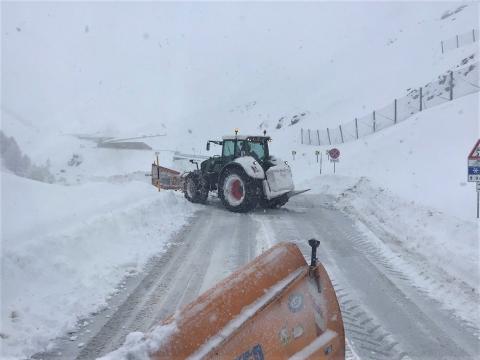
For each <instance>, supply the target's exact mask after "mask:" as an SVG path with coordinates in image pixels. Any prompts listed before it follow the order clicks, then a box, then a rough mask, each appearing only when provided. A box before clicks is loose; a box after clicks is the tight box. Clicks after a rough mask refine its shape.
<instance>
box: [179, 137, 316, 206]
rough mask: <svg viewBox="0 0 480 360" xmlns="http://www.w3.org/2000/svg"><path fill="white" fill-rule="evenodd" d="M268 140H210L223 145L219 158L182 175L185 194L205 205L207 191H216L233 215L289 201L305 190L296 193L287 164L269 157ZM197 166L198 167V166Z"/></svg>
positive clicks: (204, 162) (242, 138) (238, 138)
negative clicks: (258, 206)
mask: <svg viewBox="0 0 480 360" xmlns="http://www.w3.org/2000/svg"><path fill="white" fill-rule="evenodd" d="M270 140H271V139H270V137H269V136H266V135H265V133H264V136H245V135H238V130H235V135H234V136H224V137H223V139H222V141H216V140H209V141H208V142H207V151H208V150H210V144H216V145H220V146H222V155H220V156H213V157H211V158H209V159H207V160H205V161H203V162H202V163H201V164H200V169H197V170H195V171H192V172H188V173H186V174H184V188H183V189H184V194H185V197H186V198H187V199H188V200H189V201H191V202H193V203H205V202H206V201H207V198H208V193H209V192H210V191H218V197H219V198H220V200H221V201H222V203H223V205H224V206H225V207H226V208H227V209H228V210H230V211H233V212H247V211H250V210H253V209H254V208H256V207H257V205H260V206H261V207H263V208H277V207H281V206H283V205H285V204H286V203H287V202H288V199H289V198H290V197H292V196H294V195H298V194H300V193H303V192H305V191H307V190H303V191H295V190H294V185H293V180H292V172H291V170H290V166H289V165H288V164H287V162H286V161H285V162H283V161H281V160H279V159H276V158H275V157H273V156H271V155H270V154H269V149H268V143H269V141H270ZM197 167H198V165H197Z"/></svg>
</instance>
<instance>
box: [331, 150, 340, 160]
mask: <svg viewBox="0 0 480 360" xmlns="http://www.w3.org/2000/svg"><path fill="white" fill-rule="evenodd" d="M328 154H329V155H330V157H331V158H332V159H334V160H335V159H338V158H339V157H340V150H338V149H337V148H333V149H331V150H329V151H328Z"/></svg>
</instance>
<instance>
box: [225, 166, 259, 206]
mask: <svg viewBox="0 0 480 360" xmlns="http://www.w3.org/2000/svg"><path fill="white" fill-rule="evenodd" d="M218 196H219V198H220V199H221V200H222V203H223V205H224V206H225V207H226V208H227V209H228V210H230V211H233V212H247V211H250V210H253V209H255V208H256V207H257V203H258V184H257V182H256V181H255V179H252V178H251V177H249V176H248V175H247V174H246V173H245V171H243V169H240V168H237V167H233V168H230V169H226V170H225V171H224V172H223V173H222V174H221V175H220V179H219V181H218Z"/></svg>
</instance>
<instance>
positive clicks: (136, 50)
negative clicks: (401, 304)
mask: <svg viewBox="0 0 480 360" xmlns="http://www.w3.org/2000/svg"><path fill="white" fill-rule="evenodd" d="M273 6H274V7H275V8H274V9H273V8H272V7H273ZM1 7H2V34H1V36H2V113H1V114H2V123H1V128H2V131H4V132H5V134H6V135H7V136H14V137H15V139H16V141H17V142H18V143H19V145H20V148H21V150H22V151H24V152H25V153H26V154H27V155H28V156H29V157H30V158H31V159H32V161H33V162H35V163H36V164H39V165H43V164H45V163H47V161H48V162H49V164H50V171H51V173H52V174H53V175H54V176H55V179H56V182H57V183H56V184H53V185H49V184H44V183H39V182H35V181H31V180H26V179H23V178H19V177H17V176H15V175H13V174H11V173H8V172H6V171H5V169H2V173H1V182H2V184H1V190H2V191H1V198H2V199H1V201H2V206H1V211H2V214H1V226H2V229H1V230H2V244H1V261H2V269H1V271H2V274H1V277H0V278H1V282H2V296H1V316H2V323H1V329H0V333H1V338H0V339H1V340H0V341H1V343H0V346H1V351H0V352H1V354H2V355H5V356H7V355H11V356H14V357H20V356H22V354H25V355H29V354H32V353H33V352H35V351H38V350H40V349H41V348H43V347H45V346H48V340H49V339H51V338H52V337H54V336H56V335H58V334H60V333H62V332H63V331H66V330H67V329H69V328H71V327H72V326H73V325H74V324H75V322H76V320H77V319H78V318H81V317H83V316H85V315H88V314H89V313H90V312H92V311H96V310H97V309H99V308H101V306H104V305H105V303H106V299H107V298H108V296H110V294H111V293H114V292H116V291H117V290H118V289H117V288H118V284H119V282H120V281H121V279H122V277H123V276H125V275H126V274H129V273H134V272H138V271H141V269H142V266H143V265H144V264H145V262H146V261H147V260H148V258H149V257H150V256H152V255H153V254H155V253H158V252H159V251H162V249H163V246H164V245H165V244H167V242H168V239H169V237H170V236H171V235H172V234H173V233H174V232H175V231H177V230H178V229H179V228H180V227H181V226H182V225H183V224H184V223H185V221H187V219H188V216H190V214H191V213H192V212H193V211H194V209H193V208H192V206H191V205H190V204H188V203H186V202H185V201H184V199H183V198H182V197H181V196H179V195H178V194H174V193H170V192H164V193H163V192H162V193H160V194H159V193H157V192H156V191H155V189H153V188H152V187H151V186H150V185H149V184H148V181H149V179H148V178H146V177H145V176H144V173H145V172H148V171H149V167H150V163H151V161H153V158H154V153H153V151H119V150H112V149H99V148H97V147H96V144H95V142H93V141H89V140H85V139H79V138H78V137H77V136H73V135H74V134H85V133H86V134H88V135H95V136H116V137H122V138H128V137H135V136H138V135H143V134H163V133H165V134H167V135H166V136H163V137H158V138H152V139H149V140H148V141H146V142H147V143H148V144H149V145H151V146H152V147H153V148H154V150H157V151H160V159H161V163H162V164H163V165H166V166H172V167H185V164H184V162H182V163H181V164H180V162H178V161H177V162H175V161H173V157H174V151H175V150H180V151H182V152H184V153H192V154H193V153H194V154H203V155H207V154H208V155H212V154H213V153H214V151H212V152H211V153H207V152H206V151H205V150H204V146H205V142H206V140H207V139H214V138H218V137H220V136H222V135H224V134H227V133H231V132H232V130H233V129H234V128H235V127H239V128H240V131H241V133H248V132H252V133H255V132H260V131H261V130H263V129H267V130H268V133H269V135H271V136H272V137H273V143H272V153H273V154H275V155H278V156H280V157H283V158H284V159H286V160H288V161H289V162H290V163H291V165H292V168H293V172H294V177H295V180H296V183H297V188H301V187H303V186H310V187H312V188H313V189H314V191H322V192H325V193H330V194H332V195H334V196H338V206H339V208H341V209H342V210H343V211H346V212H348V213H350V214H351V215H352V216H361V217H362V218H361V219H362V222H361V223H359V227H362V226H364V225H365V223H368V224H381V226H380V227H381V229H382V230H385V231H387V232H391V233H393V234H394V235H395V236H396V239H395V240H396V241H395V242H388V241H387V242H383V241H384V239H383V240H382V239H380V240H379V239H378V238H377V236H378V234H370V235H371V236H372V242H374V241H377V242H378V241H380V243H379V246H380V245H381V246H386V249H387V250H386V251H393V255H392V256H395V257H400V258H402V259H401V260H402V261H403V260H407V265H405V266H407V267H408V266H413V269H414V270H415V271H416V270H418V269H419V268H422V270H421V271H424V272H425V274H426V276H429V275H431V274H436V273H437V272H438V276H436V277H435V281H437V285H432V286H430V285H431V284H430V285H429V284H428V283H427V284H426V285H425V284H424V285H425V286H426V287H427V288H428V287H429V286H430V290H431V295H432V296H436V297H442V296H443V297H444V299H445V302H446V304H445V305H446V306H447V307H448V308H450V309H453V310H454V311H457V312H459V315H463V316H465V315H467V312H468V311H472V313H473V312H474V311H475V309H474V306H475V304H476V302H475V301H476V300H474V301H472V299H471V298H469V297H459V298H458V299H456V298H455V297H453V296H451V294H446V293H445V292H442V289H441V287H442V286H444V287H449V286H450V283H452V284H453V286H455V288H457V289H460V290H462V289H463V290H465V288H466V287H467V286H469V287H472V288H474V289H475V290H474V295H475V296H478V276H477V277H476V276H475V275H478V266H479V260H478V252H479V249H478V222H475V220H474V215H475V214H474V210H475V209H474V207H475V198H474V197H475V190H474V188H473V184H470V183H467V182H466V155H467V153H468V151H469V150H470V148H471V146H472V145H473V143H474V142H475V140H476V139H477V138H478V137H479V123H478V119H479V97H478V94H473V95H469V96H467V97H464V98H462V99H458V100H455V101H454V102H451V103H446V104H444V105H442V106H439V107H437V108H434V109H429V110H428V111H425V112H423V113H419V114H417V115H415V116H414V117H413V118H411V119H409V120H406V121H405V122H403V123H401V124H399V125H397V126H395V127H391V128H389V129H387V130H384V131H381V132H379V133H377V134H374V135H372V136H369V137H366V138H363V139H361V140H360V141H356V142H352V143H349V144H345V145H342V146H340V147H339V149H340V151H341V153H342V155H341V160H340V163H339V164H337V165H338V166H337V171H338V172H337V174H338V175H339V176H332V175H331V170H332V166H331V164H330V163H328V162H327V160H326V158H325V150H326V148H324V147H321V148H318V150H320V151H321V152H322V153H323V174H328V176H321V177H318V175H317V172H318V171H319V169H318V166H317V163H316V162H315V155H314V151H315V150H317V148H314V147H308V146H301V145H299V138H298V137H299V129H300V127H301V126H304V127H311V128H324V127H326V126H336V125H338V124H339V123H341V122H344V121H348V120H350V119H352V118H353V117H355V116H359V115H363V114H365V113H367V112H369V111H370V110H371V109H373V108H375V107H378V106H382V105H384V104H387V103H388V102H390V101H391V100H392V99H393V98H395V97H399V96H402V95H403V94H404V93H405V92H406V89H407V88H410V87H417V86H421V85H422V84H425V83H427V82H429V81H431V80H432V79H433V78H435V77H436V76H437V75H439V74H440V73H443V72H444V71H446V70H448V69H450V68H452V67H453V66H455V65H457V64H458V63H459V62H460V61H461V60H462V59H463V58H465V57H466V56H469V55H471V54H476V56H477V58H478V42H477V43H474V44H471V45H468V46H465V47H462V48H460V49H456V50H452V51H449V52H448V53H446V54H441V51H440V45H439V43H440V40H442V39H447V38H451V37H452V36H454V35H455V34H457V33H463V32H465V31H467V30H469V29H471V28H475V27H476V28H478V4H477V3H468V6H467V7H465V8H464V9H462V10H461V11H459V12H457V13H455V10H456V9H458V8H459V3H447V2H445V3H443V2H424V3H419V2H414V3H391V2H385V3H378V2H371V3H365V2H362V3H349V4H348V6H347V5H346V3H321V2H320V3H302V4H295V3H282V4H271V3H235V4H228V3H211V4H195V3H182V4H175V3H169V4H165V3H142V4H138V5H135V6H132V3H122V4H110V3H100V4H93V3H71V4H67V3H49V4H46V3H35V4H32V3H2V5H1ZM446 12H449V13H451V14H452V15H451V16H447V17H444V16H443V15H444V14H446ZM105 19H108V21H105ZM138 19H142V21H141V22H139V21H138ZM372 19H375V21H372ZM286 24H288V26H286ZM198 29H202V31H198ZM379 29H381V30H380V31H379ZM302 113H305V116H303V117H302V119H301V121H300V122H299V123H297V124H296V125H292V126H288V122H289V121H290V119H292V117H293V116H294V115H297V114H302ZM282 117H284V120H283V123H284V125H283V126H282V127H281V128H280V129H279V130H277V129H275V127H276V125H277V124H278V123H279V120H280V119H281V118H282ZM292 150H296V151H297V157H296V160H295V161H293V160H292V159H291V151H292ZM75 156H76V157H75ZM72 159H79V160H80V164H78V166H77V165H69V163H70V161H71V160H72ZM65 185H69V186H65ZM354 186H356V188H355V189H356V190H355V191H352V190H351V189H352V188H353V187H354ZM341 194H345V195H341ZM362 224H364V225H362ZM159 229H160V230H159ZM362 229H363V230H364V231H365V232H366V233H367V232H368V231H371V230H369V229H365V228H362ZM262 232H263V234H259V238H261V239H262V241H259V243H258V246H259V249H258V250H259V251H261V250H262V248H265V247H267V246H268V245H269V244H270V243H272V244H273V241H269V239H268V236H269V234H270V232H269V229H262ZM431 244H434V248H433V249H432V246H431ZM410 255H411V256H410ZM399 261H400V260H399ZM422 262H423V264H422ZM402 266H403V265H402ZM440 268H441V269H440ZM417 281H423V280H422V279H421V277H417ZM463 290H462V291H463ZM477 299H478V298H477ZM477 303H478V302H477Z"/></svg>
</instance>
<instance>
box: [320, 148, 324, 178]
mask: <svg viewBox="0 0 480 360" xmlns="http://www.w3.org/2000/svg"><path fill="white" fill-rule="evenodd" d="M322 164H323V154H322V153H320V175H322Z"/></svg>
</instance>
